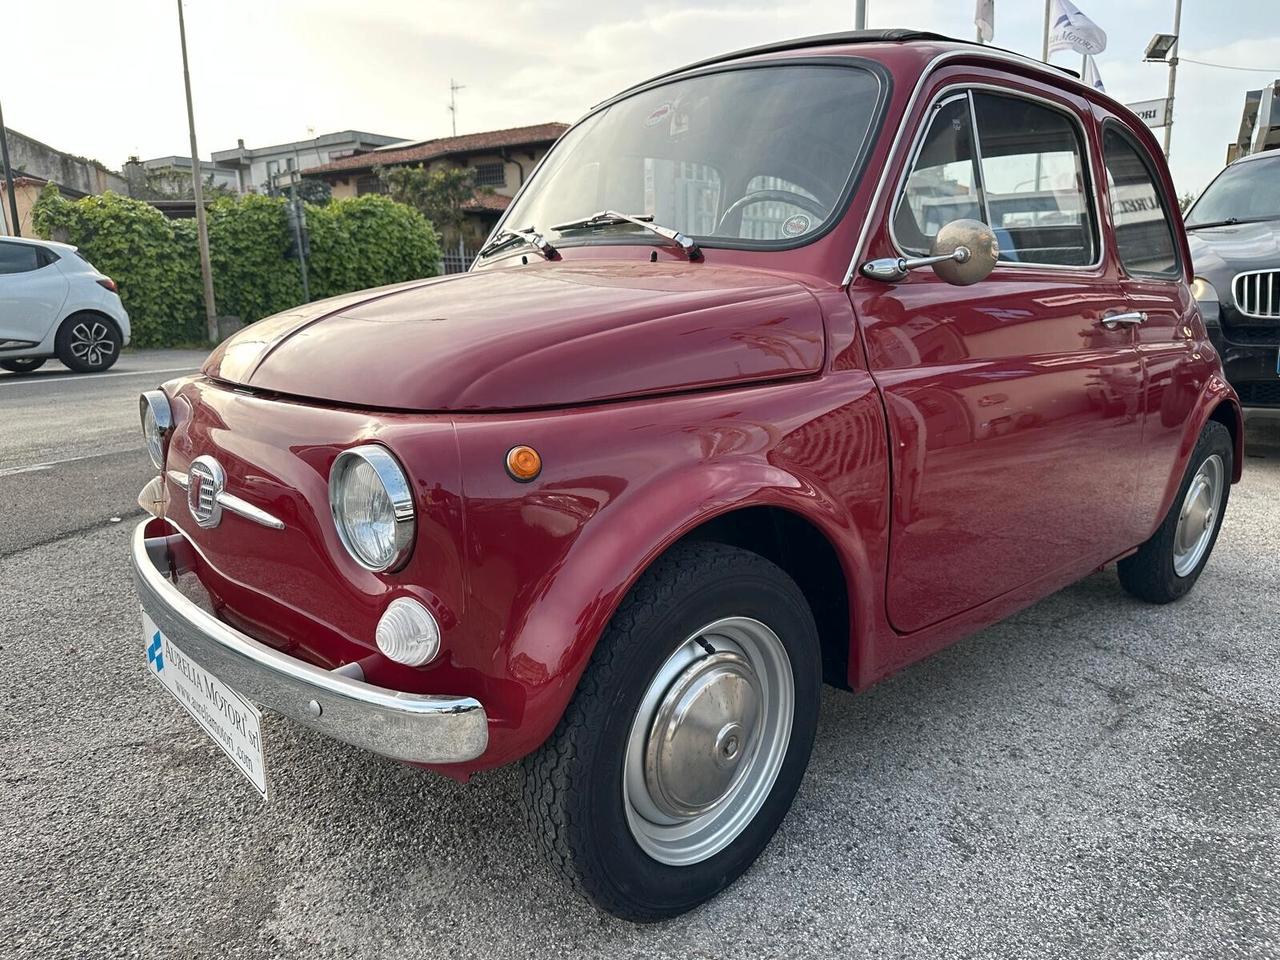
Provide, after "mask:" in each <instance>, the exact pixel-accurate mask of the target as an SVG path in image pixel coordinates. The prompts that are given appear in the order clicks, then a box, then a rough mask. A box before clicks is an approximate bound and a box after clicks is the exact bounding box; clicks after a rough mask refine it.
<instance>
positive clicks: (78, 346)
mask: <svg viewBox="0 0 1280 960" xmlns="http://www.w3.org/2000/svg"><path fill="white" fill-rule="evenodd" d="M123 345H124V337H122V336H121V335H120V328H119V327H117V326H116V323H115V321H114V320H112V319H111V318H110V317H104V316H102V315H101V314H98V313H73V314H72V315H71V316H69V317H67V319H65V320H63V321H62V326H60V327H59V328H58V335H57V336H56V337H55V338H54V340H53V349H54V352H55V353H57V355H58V359H59V360H61V361H62V363H63V365H64V366H66V367H68V368H70V369H72V370H74V371H76V372H77V373H101V372H102V371H103V370H107V369H110V368H111V367H112V366H113V365H114V364H115V362H116V360H118V359H119V358H120V348H121V347H122V346H123Z"/></svg>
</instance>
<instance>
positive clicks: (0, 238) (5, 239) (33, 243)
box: [0, 234, 78, 253]
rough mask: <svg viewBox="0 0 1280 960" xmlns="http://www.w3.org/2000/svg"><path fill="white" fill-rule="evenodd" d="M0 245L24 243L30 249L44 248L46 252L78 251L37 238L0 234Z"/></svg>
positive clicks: (66, 245) (73, 247)
mask: <svg viewBox="0 0 1280 960" xmlns="http://www.w3.org/2000/svg"><path fill="white" fill-rule="evenodd" d="M0 243H25V244H26V245H27V246H30V247H44V248H45V249H47V250H60V251H62V252H63V253H75V252H76V250H77V249H78V248H77V247H75V246H73V245H72V244H69V243H59V242H58V241H57V240H41V239H40V238H38V237H10V236H8V235H7V234H0Z"/></svg>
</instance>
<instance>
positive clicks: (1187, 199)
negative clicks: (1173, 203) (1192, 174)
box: [1178, 192, 1196, 213]
mask: <svg viewBox="0 0 1280 960" xmlns="http://www.w3.org/2000/svg"><path fill="white" fill-rule="evenodd" d="M1195 202H1196V195H1195V194H1194V193H1191V192H1187V193H1184V194H1183V195H1182V196H1180V197H1179V198H1178V209H1179V210H1181V211H1182V212H1183V213H1186V212H1187V208H1189V207H1190V206H1191V205H1192V204H1193V203H1195Z"/></svg>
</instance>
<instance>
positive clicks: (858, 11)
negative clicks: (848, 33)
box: [853, 0, 867, 30]
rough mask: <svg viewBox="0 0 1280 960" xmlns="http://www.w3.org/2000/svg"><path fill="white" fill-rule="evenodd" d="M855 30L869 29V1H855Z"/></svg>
mask: <svg viewBox="0 0 1280 960" xmlns="http://www.w3.org/2000/svg"><path fill="white" fill-rule="evenodd" d="M853 29H855V30H865V29H867V0H854V4H853Z"/></svg>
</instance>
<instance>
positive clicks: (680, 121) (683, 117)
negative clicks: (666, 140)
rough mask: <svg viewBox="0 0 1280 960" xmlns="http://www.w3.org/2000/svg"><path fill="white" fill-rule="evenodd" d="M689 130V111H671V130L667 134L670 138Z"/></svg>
mask: <svg viewBox="0 0 1280 960" xmlns="http://www.w3.org/2000/svg"><path fill="white" fill-rule="evenodd" d="M688 132H689V111H688V110H675V109H673V110H672V111H671V131H670V132H669V133H668V134H667V136H669V137H670V138H671V139H672V140H674V139H675V138H676V137H678V136H680V134H682V133H688Z"/></svg>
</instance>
